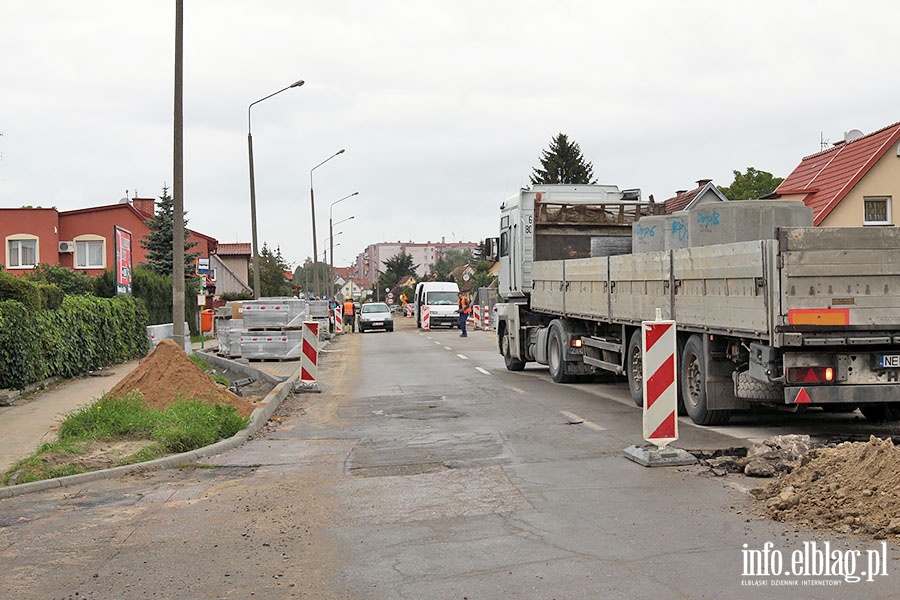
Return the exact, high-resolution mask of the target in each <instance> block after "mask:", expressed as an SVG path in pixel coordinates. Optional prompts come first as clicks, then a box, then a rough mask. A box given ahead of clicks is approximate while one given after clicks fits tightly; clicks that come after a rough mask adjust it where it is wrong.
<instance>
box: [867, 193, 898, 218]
mask: <svg viewBox="0 0 900 600" xmlns="http://www.w3.org/2000/svg"><path fill="white" fill-rule="evenodd" d="M863 212H864V214H863V225H891V224H892V222H891V197H890V196H873V197H868V198H863Z"/></svg>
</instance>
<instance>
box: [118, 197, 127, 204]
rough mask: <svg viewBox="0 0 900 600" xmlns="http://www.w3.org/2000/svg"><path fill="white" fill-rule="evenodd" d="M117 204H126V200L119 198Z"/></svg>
mask: <svg viewBox="0 0 900 600" xmlns="http://www.w3.org/2000/svg"><path fill="white" fill-rule="evenodd" d="M119 204H128V198H120V199H119Z"/></svg>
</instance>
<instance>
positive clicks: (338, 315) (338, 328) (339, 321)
mask: <svg viewBox="0 0 900 600" xmlns="http://www.w3.org/2000/svg"><path fill="white" fill-rule="evenodd" d="M343 312H344V311H343V310H342V309H341V307H340V306H335V307H334V332H335V333H344V316H343Z"/></svg>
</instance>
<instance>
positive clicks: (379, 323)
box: [372, 321, 384, 327]
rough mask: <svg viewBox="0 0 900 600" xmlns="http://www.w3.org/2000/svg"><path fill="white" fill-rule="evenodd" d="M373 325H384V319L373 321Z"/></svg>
mask: <svg viewBox="0 0 900 600" xmlns="http://www.w3.org/2000/svg"><path fill="white" fill-rule="evenodd" d="M372 327H384V321H375V322H374V323H372Z"/></svg>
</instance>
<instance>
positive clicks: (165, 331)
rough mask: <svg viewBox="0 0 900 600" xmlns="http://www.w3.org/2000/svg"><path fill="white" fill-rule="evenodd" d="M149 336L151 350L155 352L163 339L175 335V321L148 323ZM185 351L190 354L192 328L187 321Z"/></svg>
mask: <svg viewBox="0 0 900 600" xmlns="http://www.w3.org/2000/svg"><path fill="white" fill-rule="evenodd" d="M147 336H148V337H149V338H150V351H151V352H153V351H154V350H156V347H157V346H158V345H159V343H160V342H161V341H162V340H165V339H171V338H173V337H174V336H175V325H174V324H173V323H163V324H162V325H148V326H147ZM184 351H185V352H186V353H187V354H188V355H189V356H190V354H191V330H190V329H189V328H188V324H187V321H185V322H184Z"/></svg>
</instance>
